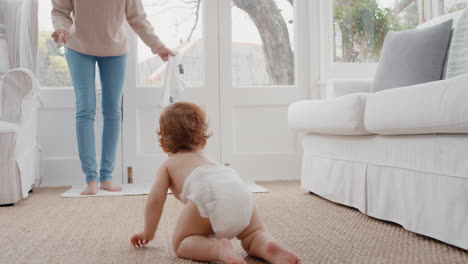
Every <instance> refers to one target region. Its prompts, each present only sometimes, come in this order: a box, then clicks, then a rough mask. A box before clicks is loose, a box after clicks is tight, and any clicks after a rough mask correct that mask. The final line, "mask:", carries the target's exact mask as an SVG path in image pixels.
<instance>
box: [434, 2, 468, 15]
mask: <svg viewBox="0 0 468 264" xmlns="http://www.w3.org/2000/svg"><path fill="white" fill-rule="evenodd" d="M467 7H468V0H439V14H440V15H444V14H448V13H453V12H456V11H459V10H463V9H465V8H467Z"/></svg>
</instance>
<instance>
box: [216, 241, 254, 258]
mask: <svg viewBox="0 0 468 264" xmlns="http://www.w3.org/2000/svg"><path fill="white" fill-rule="evenodd" d="M218 255H219V260H221V262H222V263H224V264H247V262H245V261H244V259H243V258H241V257H240V256H238V255H237V254H236V253H235V252H234V250H233V249H232V245H231V241H229V240H228V239H226V238H221V239H220V240H219V252H218Z"/></svg>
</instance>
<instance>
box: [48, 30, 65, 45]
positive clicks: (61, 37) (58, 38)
mask: <svg viewBox="0 0 468 264" xmlns="http://www.w3.org/2000/svg"><path fill="white" fill-rule="evenodd" d="M51 36H52V38H53V39H54V41H55V43H57V45H59V46H62V45H63V44H65V43H67V41H68V38H69V36H68V32H67V31H65V30H63V29H57V30H55V32H54V33H52V35H51Z"/></svg>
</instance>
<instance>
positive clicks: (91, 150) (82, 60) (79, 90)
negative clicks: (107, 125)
mask: <svg viewBox="0 0 468 264" xmlns="http://www.w3.org/2000/svg"><path fill="white" fill-rule="evenodd" d="M66 58H67V62H68V68H69V69H70V75H71V78H72V81H73V88H74V91H75V97H76V137H77V140H78V151H79V156H80V160H81V168H82V170H83V172H84V173H85V175H86V182H87V183H88V184H92V185H95V188H93V190H94V189H95V191H94V193H93V191H90V192H89V193H86V194H95V192H97V180H98V174H97V165H96V147H95V142H94V116H95V113H96V88H95V71H96V69H95V65H96V60H95V57H93V56H88V55H84V54H81V53H78V52H76V51H73V50H71V49H67V52H66Z"/></svg>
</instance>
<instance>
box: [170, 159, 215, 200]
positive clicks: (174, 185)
mask: <svg viewBox="0 0 468 264" xmlns="http://www.w3.org/2000/svg"><path fill="white" fill-rule="evenodd" d="M165 165H166V166H167V170H168V172H169V177H170V178H171V186H170V188H171V190H172V193H173V194H174V195H175V197H176V198H177V199H179V200H180V193H181V192H182V187H183V186H184V182H185V179H186V178H187V177H188V176H190V174H191V173H192V171H193V170H194V169H196V168H198V167H201V166H206V165H216V162H214V161H212V160H210V159H209V158H208V157H207V156H206V155H205V154H204V153H203V151H193V152H181V153H176V154H174V155H172V156H170V158H169V159H168V160H167V161H166V162H165Z"/></svg>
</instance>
